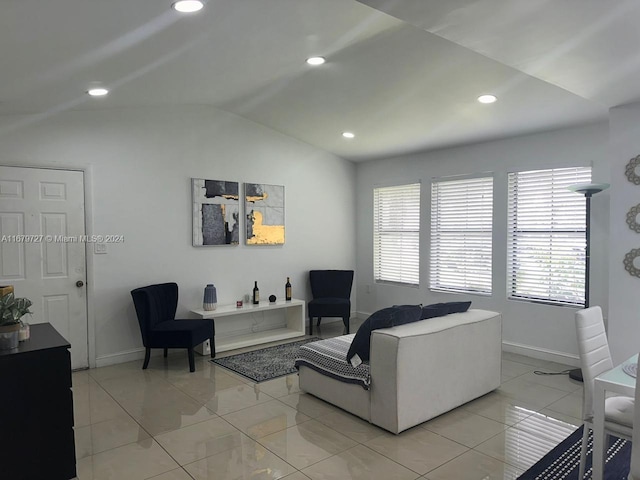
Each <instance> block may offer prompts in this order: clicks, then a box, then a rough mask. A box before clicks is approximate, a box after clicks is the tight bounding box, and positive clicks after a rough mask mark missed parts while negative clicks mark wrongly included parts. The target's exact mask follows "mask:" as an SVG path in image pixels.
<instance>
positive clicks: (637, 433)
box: [628, 354, 640, 480]
mask: <svg viewBox="0 0 640 480" xmlns="http://www.w3.org/2000/svg"><path fill="white" fill-rule="evenodd" d="M638 358H639V359H640V354H639V355H638ZM636 372H637V370H636ZM638 386H639V385H638V376H637V374H636V402H640V388H638ZM633 424H634V425H640V408H637V409H635V411H634V413H633ZM628 479H629V480H640V428H636V429H634V430H633V438H632V440H631V468H630V470H629V477H628Z"/></svg>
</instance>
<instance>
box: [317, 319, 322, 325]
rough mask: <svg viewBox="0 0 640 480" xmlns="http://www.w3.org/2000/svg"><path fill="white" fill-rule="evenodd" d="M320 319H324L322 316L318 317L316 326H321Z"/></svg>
mask: <svg viewBox="0 0 640 480" xmlns="http://www.w3.org/2000/svg"><path fill="white" fill-rule="evenodd" d="M320 320H322V317H318V323H316V326H318V327H319V326H320Z"/></svg>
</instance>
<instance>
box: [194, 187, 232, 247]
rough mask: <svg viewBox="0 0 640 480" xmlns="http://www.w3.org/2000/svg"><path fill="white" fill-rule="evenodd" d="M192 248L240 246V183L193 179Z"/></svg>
mask: <svg viewBox="0 0 640 480" xmlns="http://www.w3.org/2000/svg"><path fill="white" fill-rule="evenodd" d="M191 180H192V181H191V184H192V190H193V246H194V247H200V246H206V245H238V243H239V241H240V192H239V184H238V182H228V181H225V180H205V179H204V178H193V179H191Z"/></svg>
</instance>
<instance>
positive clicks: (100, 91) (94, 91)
mask: <svg viewBox="0 0 640 480" xmlns="http://www.w3.org/2000/svg"><path fill="white" fill-rule="evenodd" d="M87 93H88V94H89V95H91V96H92V97H104V96H105V95H106V94H107V93H109V90H107V89H106V88H102V87H96V88H90V89H89V90H87Z"/></svg>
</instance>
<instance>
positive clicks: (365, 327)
mask: <svg viewBox="0 0 640 480" xmlns="http://www.w3.org/2000/svg"><path fill="white" fill-rule="evenodd" d="M395 311H396V309H395V308H394V307H389V308H383V309H382V310H378V311H377V312H375V313H373V314H371V315H370V316H369V318H367V319H366V320H365V321H364V323H363V324H362V325H360V328H358V331H357V332H356V335H355V337H353V341H352V342H351V345H350V346H349V351H348V352H347V361H348V362H350V361H351V359H352V358H353V356H354V355H356V354H357V355H358V356H359V357H360V360H362V361H363V362H364V361H366V360H369V346H370V345H371V332H372V331H373V330H376V329H378V328H388V327H391V326H393V323H392V322H393V312H395Z"/></svg>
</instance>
